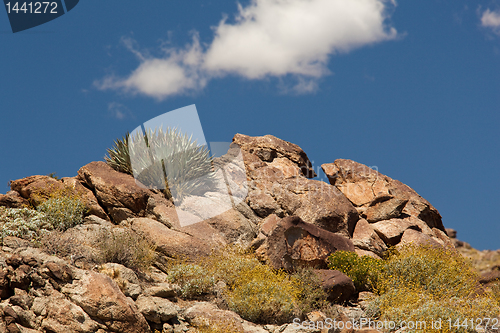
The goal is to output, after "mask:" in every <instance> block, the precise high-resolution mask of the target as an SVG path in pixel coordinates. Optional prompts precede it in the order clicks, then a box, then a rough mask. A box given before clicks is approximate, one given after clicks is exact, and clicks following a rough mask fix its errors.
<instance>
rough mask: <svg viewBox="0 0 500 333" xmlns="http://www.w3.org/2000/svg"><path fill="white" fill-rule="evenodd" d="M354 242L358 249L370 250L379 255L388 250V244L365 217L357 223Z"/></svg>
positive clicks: (353, 237)
mask: <svg viewBox="0 0 500 333" xmlns="http://www.w3.org/2000/svg"><path fill="white" fill-rule="evenodd" d="M352 243H353V244H354V247H356V248H357V249H361V250H366V251H370V252H372V253H375V254H377V255H378V256H382V255H383V254H384V252H385V251H387V245H386V244H385V243H384V241H383V240H382V239H381V238H380V236H379V235H378V234H377V233H376V232H375V230H374V229H373V227H372V226H371V225H370V224H369V223H368V222H367V221H366V220H365V219H360V220H359V221H358V222H357V223H356V228H355V229H354V234H353V236H352Z"/></svg>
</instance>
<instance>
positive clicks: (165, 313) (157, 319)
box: [135, 295, 180, 324]
mask: <svg viewBox="0 0 500 333" xmlns="http://www.w3.org/2000/svg"><path fill="white" fill-rule="evenodd" d="M135 304H136V305H137V307H138V309H139V311H140V312H141V313H142V314H143V316H144V318H146V319H147V320H148V321H151V322H154V323H157V324H160V323H164V322H166V321H168V320H170V319H172V318H175V317H177V314H178V313H179V311H180V308H179V307H178V306H177V305H175V304H174V303H172V302H170V301H169V300H167V299H164V298H161V297H155V296H144V295H140V296H139V298H137V300H136V301H135Z"/></svg>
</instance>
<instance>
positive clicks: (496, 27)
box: [481, 9, 500, 34]
mask: <svg viewBox="0 0 500 333" xmlns="http://www.w3.org/2000/svg"><path fill="white" fill-rule="evenodd" d="M481 25H482V26H483V27H487V28H491V29H493V31H494V32H496V33H498V34H500V10H498V11H491V10H489V9H487V10H485V11H484V12H483V15H482V16H481Z"/></svg>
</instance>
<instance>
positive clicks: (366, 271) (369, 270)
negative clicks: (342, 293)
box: [328, 251, 382, 291]
mask: <svg viewBox="0 0 500 333" xmlns="http://www.w3.org/2000/svg"><path fill="white" fill-rule="evenodd" d="M328 268H330V269H336V270H339V271H341V272H342V273H344V274H346V275H347V276H349V277H350V278H351V280H352V281H353V283H354V286H355V287H356V289H357V290H358V291H363V290H373V288H374V286H375V284H376V283H377V279H378V276H379V272H380V270H381V269H382V260H380V259H375V258H372V257H368V256H361V257H360V256H358V255H357V254H356V252H350V251H336V252H334V253H332V254H331V255H330V256H329V257H328Z"/></svg>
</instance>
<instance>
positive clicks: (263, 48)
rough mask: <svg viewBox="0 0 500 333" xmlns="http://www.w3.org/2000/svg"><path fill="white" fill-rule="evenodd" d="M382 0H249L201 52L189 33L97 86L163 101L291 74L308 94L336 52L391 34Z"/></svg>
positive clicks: (221, 26)
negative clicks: (218, 81)
mask: <svg viewBox="0 0 500 333" xmlns="http://www.w3.org/2000/svg"><path fill="white" fill-rule="evenodd" d="M393 4H394V3H393V2H391V1H387V0H252V1H251V3H250V4H249V5H248V6H246V7H242V6H241V5H239V7H238V9H239V10H238V13H237V15H236V16H235V21H234V23H228V22H227V20H226V19H224V20H222V21H221V22H220V23H219V25H218V26H217V27H215V28H214V39H213V41H212V43H211V44H209V45H208V46H207V47H206V49H205V50H203V49H202V47H201V46H200V43H199V41H198V38H197V36H196V35H195V36H194V37H193V41H192V43H191V44H190V45H188V46H186V47H185V48H183V49H170V50H168V52H167V54H166V55H165V57H162V58H154V57H145V56H144V55H142V54H140V53H139V52H138V51H135V50H133V52H134V53H135V54H136V55H137V56H138V58H139V60H140V65H139V67H138V68H137V69H135V70H134V71H133V72H132V73H131V74H130V75H129V76H128V77H126V78H116V77H107V78H105V79H103V80H101V81H99V82H97V83H96V85H97V86H98V87H100V88H101V89H123V90H125V91H129V92H134V93H142V94H145V95H148V96H152V97H156V98H158V99H163V98H165V97H168V96H171V95H176V94H184V93H188V92H192V91H197V90H200V89H202V88H203V87H204V86H205V85H206V83H207V82H208V80H210V79H213V78H216V77H222V76H225V75H238V76H241V77H244V78H247V79H262V78H265V77H270V76H271V77H283V76H286V75H293V76H295V77H296V78H297V82H298V83H297V85H296V86H295V87H294V88H293V90H294V91H297V92H310V91H314V90H315V87H316V86H317V82H316V80H317V79H318V78H320V77H322V76H324V75H327V74H329V71H328V67H327V65H328V60H329V58H330V57H331V56H332V55H334V54H336V53H339V52H348V51H350V50H352V49H355V48H358V47H361V46H364V45H369V44H373V43H377V42H381V41H386V40H390V39H393V38H394V37H395V36H396V34H397V33H396V30H395V29H394V28H392V27H389V26H387V24H386V19H387V18H388V13H387V9H388V8H387V7H388V6H390V5H393Z"/></svg>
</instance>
